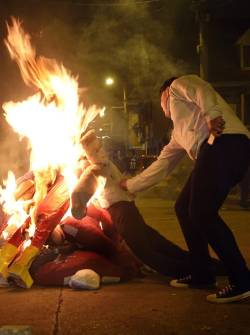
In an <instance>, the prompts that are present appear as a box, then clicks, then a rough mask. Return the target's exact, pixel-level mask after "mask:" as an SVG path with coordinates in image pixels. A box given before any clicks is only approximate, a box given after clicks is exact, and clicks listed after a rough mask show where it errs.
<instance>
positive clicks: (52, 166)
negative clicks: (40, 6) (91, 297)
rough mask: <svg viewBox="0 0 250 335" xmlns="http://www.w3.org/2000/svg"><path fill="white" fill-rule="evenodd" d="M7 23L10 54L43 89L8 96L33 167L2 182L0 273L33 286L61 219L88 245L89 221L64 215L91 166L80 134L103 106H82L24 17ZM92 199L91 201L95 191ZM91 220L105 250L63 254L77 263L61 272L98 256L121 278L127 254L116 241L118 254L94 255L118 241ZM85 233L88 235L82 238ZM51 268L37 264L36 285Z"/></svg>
mask: <svg viewBox="0 0 250 335" xmlns="http://www.w3.org/2000/svg"><path fill="white" fill-rule="evenodd" d="M7 28H8V36H7V39H6V40H5V44H6V46H7V48H8V51H9V53H10V56H11V58H12V59H13V60H15V61H16V62H17V64H18V66H19V68H20V71H21V75H22V78H23V80H24V82H25V83H26V84H27V85H29V86H33V87H35V88H37V93H36V94H34V95H33V96H31V97H29V98H28V99H27V100H25V101H22V102H8V103H5V104H4V105H3V109H4V111H5V117H6V120H7V122H8V123H9V124H10V125H11V126H12V128H13V130H14V131H15V132H17V133H18V134H19V135H20V137H26V138H27V139H28V140H29V145H30V171H32V172H29V173H28V174H26V175H25V176H23V177H22V178H20V179H19V180H17V181H16V180H15V176H14V175H13V173H12V172H9V174H8V179H7V181H6V182H5V187H4V188H0V203H1V204H2V209H1V210H3V213H1V217H0V219H1V222H0V234H1V235H0V237H1V240H0V242H1V244H2V248H1V251H0V277H1V278H2V279H7V278H8V279H9V280H12V281H14V282H15V283H16V284H17V285H18V286H21V287H25V288H29V287H31V286H32V283H33V279H32V277H31V275H30V271H29V270H30V267H31V265H32V262H33V260H34V259H35V258H36V257H37V256H38V255H39V253H40V251H41V249H42V248H43V246H44V245H45V244H46V243H47V241H48V239H49V237H50V236H51V233H52V232H53V231H54V229H57V230H58V228H57V227H58V225H59V224H60V223H63V225H62V227H67V229H66V228H65V229H66V231H64V230H63V228H60V229H61V233H62V234H61V235H62V236H64V237H65V236H68V238H69V239H71V240H72V236H71V238H70V235H71V234H69V233H68V231H69V230H70V231H74V232H76V231H77V232H79V233H76V234H75V236H74V238H73V243H75V245H76V244H77V245H78V246H79V245H80V246H81V247H83V246H84V245H86V243H87V240H86V236H88V233H87V231H88V229H87V227H88V225H86V222H84V224H83V222H81V221H79V220H73V219H72V220H71V221H70V219H66V222H67V223H65V224H64V222H65V221H64V219H65V218H66V217H68V216H69V215H68V210H69V209H70V197H71V193H72V190H73V189H74V188H75V186H76V184H77V183H78V177H79V175H82V176H83V174H82V172H83V171H84V170H85V168H86V164H85V162H86V160H84V159H83V157H84V156H85V152H84V150H83V147H82V145H81V136H82V134H84V132H85V131H86V129H87V127H88V124H89V123H90V122H91V121H92V120H93V119H94V118H95V117H96V116H97V115H98V114H99V113H101V112H102V111H103V109H98V108H96V107H95V106H92V107H90V108H88V109H86V108H84V107H83V104H81V103H80V102H79V97H78V91H79V90H78V83H77V80H76V78H74V77H73V76H72V75H71V74H70V73H69V71H67V70H66V69H65V68H64V67H63V65H61V64H58V63H57V62H56V61H55V60H52V59H47V58H44V57H37V56H36V52H35V49H34V48H33V47H32V45H31V43H30V36H29V35H28V34H26V33H25V32H24V30H23V29H22V26H21V23H20V22H19V21H18V20H16V19H14V18H13V19H12V22H11V25H7ZM87 165H88V164H87ZM81 178H83V177H81ZM103 182H105V180H103V179H102V180H98V179H95V184H94V185H93V184H91V185H92V189H91V190H90V193H91V195H94V197H96V196H95V194H96V191H97V192H98V186H99V183H103ZM88 200H89V201H91V199H90V197H89V198H88ZM67 220H69V221H70V222H68V221H67ZM86 220H87V221H88V223H89V222H90V221H91V220H90V219H89V218H88V217H87V219H85V221H86ZM93 220H95V219H92V221H91V222H92V226H91V227H92V228H91V229H92V230H91V229H90V230H91V232H92V235H93V236H95V241H96V239H97V240H98V241H99V242H98V243H100V242H102V243H101V244H100V245H102V247H101V248H100V250H95V248H96V244H97V243H96V242H95V243H94V242H93V244H91V245H90V246H89V247H88V248H87V250H88V251H89V252H90V254H89V256H88V257H87V258H86V254H85V255H83V254H82V252H83V251H80V250H77V251H75V253H73V254H72V253H70V254H67V253H66V254H64V256H63V257H62V258H64V261H65V259H67V260H68V263H67V264H71V265H72V264H73V265H72V266H71V267H70V266H68V265H67V266H66V268H64V270H63V272H64V273H63V276H64V275H65V276H66V277H68V276H72V275H73V273H72V271H73V272H75V271H76V270H79V269H81V268H82V267H84V266H86V265H87V264H91V259H92V265H93V259H95V257H97V258H96V259H97V262H96V264H99V265H98V266H99V268H98V266H96V268H95V269H96V270H98V269H99V270H100V268H101V269H102V270H100V271H99V272H101V273H100V274H101V275H105V268H106V269H107V268H108V267H107V266H106V265H107V264H108V263H110V264H111V265H112V267H113V272H112V271H111V273H109V271H106V272H107V275H114V273H115V272H116V273H118V274H119V276H118V275H117V277H119V278H120V277H122V267H121V264H122V263H121V262H120V261H117V259H118V258H119V257H118V255H121V254H122V253H123V252H121V250H120V249H119V248H118V247H117V245H116V247H114V248H113V256H112V259H111V258H110V259H109V260H107V259H106V258H105V257H104V256H95V257H94V256H93V254H91V252H102V253H103V251H104V255H105V250H106V248H107V245H108V246H109V247H108V249H110V248H111V246H112V245H113V244H114V240H113V239H110V238H109V240H108V241H107V238H108V237H107V236H106V235H105V233H104V232H103V230H102V229H101V228H100V229H99V228H98V229H99V230H98V229H97V228H96V220H95V222H94V223H93ZM97 224H98V225H99V226H100V223H99V222H97ZM101 225H102V223H101ZM94 227H95V228H94ZM79 234H80V236H81V237H82V239H80V240H79V239H78V237H79V236H78V235H79ZM90 235H91V234H90ZM54 236H56V233H54ZM93 236H92V237H93ZM98 236H99V239H98V238H97V237H98ZM100 236H101V237H100ZM116 237H117V236H116ZM65 239H66V237H65ZM105 243H106V244H105ZM87 244H88V243H87ZM85 252H86V251H85ZM57 256H58V255H57ZM103 257H104V258H103ZM114 258H117V259H116V260H114ZM69 259H70V261H69ZM86 259H88V261H87V260H86ZM120 259H121V258H120ZM75 260H77V261H75ZM103 263H104V264H103ZM53 266H55V263H49V264H47V265H43V266H40V267H39V269H40V270H39V271H38V272H37V273H36V274H35V272H34V268H33V277H34V278H36V279H37V278H38V279H37V282H38V283H39V282H40V283H42V282H46V279H43V280H42V281H41V278H44V276H43V273H44V272H43V271H42V272H41V268H43V269H44V271H45V272H46V271H47V269H48V268H50V269H52V268H53V269H52V271H54V272H55V273H56V271H57V270H58V269H57V270H56V269H55V267H53ZM36 269H38V268H37V267H36ZM115 270H116V271H115ZM58 271H59V272H60V271H61V270H60V269H59V270H58ZM65 276H64V277H65ZM87 276H88V275H87ZM64 277H62V276H59V277H58V276H57V275H55V278H57V279H55V280H54V281H53V280H52V281H51V279H50V280H48V281H47V282H46V284H48V283H49V282H50V283H51V284H59V283H60V284H62V278H64ZM58 278H60V279H58ZM36 279H35V280H36Z"/></svg>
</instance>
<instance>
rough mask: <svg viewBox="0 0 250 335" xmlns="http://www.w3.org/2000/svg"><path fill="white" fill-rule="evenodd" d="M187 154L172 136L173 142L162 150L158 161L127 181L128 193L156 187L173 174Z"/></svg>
mask: <svg viewBox="0 0 250 335" xmlns="http://www.w3.org/2000/svg"><path fill="white" fill-rule="evenodd" d="M185 153H186V152H185V150H184V149H183V148H182V147H181V146H180V145H179V144H178V143H177V142H176V141H175V139H174V137H173V136H172V138H171V141H170V142H169V144H168V145H166V146H165V147H164V148H163V149H162V151H161V153H160V155H159V156H158V158H157V160H156V161H154V162H153V163H152V164H151V165H150V166H149V167H148V168H147V169H145V170H144V171H143V172H141V173H140V174H138V175H137V176H135V177H133V178H130V179H128V180H127V188H128V191H129V192H130V193H136V192H140V191H143V190H146V189H147V188H149V187H151V186H154V185H156V184H157V183H158V182H160V181H161V180H162V179H163V178H165V177H166V176H168V175H169V174H170V173H171V172H172V170H173V169H174V168H175V166H176V165H177V164H178V162H179V161H180V160H181V158H182V157H183V156H184V155H185Z"/></svg>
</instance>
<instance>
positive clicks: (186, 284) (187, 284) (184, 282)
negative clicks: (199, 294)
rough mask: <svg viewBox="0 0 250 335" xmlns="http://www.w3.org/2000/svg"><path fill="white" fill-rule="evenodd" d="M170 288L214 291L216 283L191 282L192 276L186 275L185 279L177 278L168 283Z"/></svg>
mask: <svg viewBox="0 0 250 335" xmlns="http://www.w3.org/2000/svg"><path fill="white" fill-rule="evenodd" d="M169 284H170V286H172V287H178V288H198V289H209V290H210V289H214V288H216V287H217V283H216V282H211V281H209V282H205V281H202V282H197V281H195V282H194V281H193V280H192V276H191V275H188V276H186V277H183V278H179V279H173V280H171V281H170V283H169Z"/></svg>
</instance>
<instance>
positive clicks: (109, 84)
mask: <svg viewBox="0 0 250 335" xmlns="http://www.w3.org/2000/svg"><path fill="white" fill-rule="evenodd" d="M114 82H115V81H114V79H113V78H112V77H108V78H106V79H105V84H106V85H108V86H111V85H113V84H114Z"/></svg>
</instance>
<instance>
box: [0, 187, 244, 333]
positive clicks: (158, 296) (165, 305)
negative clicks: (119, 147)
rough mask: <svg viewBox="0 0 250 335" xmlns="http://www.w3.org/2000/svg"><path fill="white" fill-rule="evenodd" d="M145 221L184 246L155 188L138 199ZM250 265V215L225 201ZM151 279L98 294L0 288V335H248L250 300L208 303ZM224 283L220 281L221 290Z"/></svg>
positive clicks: (227, 216) (224, 212) (200, 295)
mask: <svg viewBox="0 0 250 335" xmlns="http://www.w3.org/2000/svg"><path fill="white" fill-rule="evenodd" d="M137 204H138V207H139V208H140V209H141V212H142V213H143V215H144V217H145V219H146V221H147V222H148V223H149V224H150V225H152V226H153V227H155V228H156V229H158V230H159V231H161V232H162V233H163V234H165V235H166V236H167V237H168V238H169V239H170V240H173V241H174V242H176V243H179V244H180V245H182V246H185V244H184V240H183V238H182V235H181V232H180V229H179V227H178V224H177V220H176V218H175V215H174V212H173V203H172V202H171V201H167V200H165V199H164V196H161V194H160V189H153V190H152V191H151V192H150V193H147V194H145V197H143V195H142V196H140V198H139V199H138V200H137ZM221 214H222V216H223V217H224V218H225V219H226V221H227V222H228V224H229V225H230V227H231V229H232V230H233V231H234V233H235V236H236V238H237V240H238V242H239V244H240V247H241V250H242V252H243V253H244V255H245V257H246V258H247V261H248V263H249V264H250V211H246V210H241V209H240V208H239V207H238V205H237V202H236V200H235V199H229V200H228V201H227V202H226V204H225V206H224V207H223V209H222V212H221ZM168 280H169V278H164V277H161V276H159V275H157V274H156V275H154V274H153V275H150V276H148V277H146V278H143V279H138V280H134V281H131V282H128V283H125V284H116V285H108V286H103V287H102V288H101V289H100V290H98V291H73V290H71V289H70V288H42V287H32V288H31V289H30V290H21V289H10V288H2V289H0V335H3V334H4V335H7V334H8V335H10V334H22V335H24V334H25V335H30V334H37V335H42V334H46V335H47V334H48V335H58V334H60V335H71V334H73V335H78V334H79V335H92V334H95V335H96V334H98V335H99V334H100V335H113V334H114V335H166V334H169V335H191V334H192V335H199V334H213V335H215V334H217V335H224V334H228V335H236V334H237V335H240V334H241V335H243V334H244V335H249V333H250V301H246V302H244V303H234V304H226V305H214V304H211V303H208V302H206V300H205V296H206V294H207V293H210V292H208V291H201V290H186V289H174V288H171V287H169V286H168ZM224 282H225V278H219V283H220V285H223V283H224Z"/></svg>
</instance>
